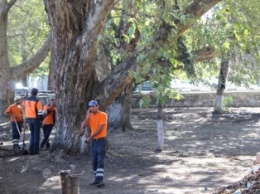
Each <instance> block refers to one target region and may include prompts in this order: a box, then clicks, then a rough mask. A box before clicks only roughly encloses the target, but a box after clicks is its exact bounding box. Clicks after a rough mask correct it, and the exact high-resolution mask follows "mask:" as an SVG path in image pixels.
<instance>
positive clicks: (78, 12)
mask: <svg viewBox="0 0 260 194" xmlns="http://www.w3.org/2000/svg"><path fill="white" fill-rule="evenodd" d="M113 3H114V0H106V1H97V2H94V1H92V0H87V1H86V0H78V1H69V0H64V1H59V0H57V1H52V0H45V6H46V10H47V12H48V16H49V20H50V22H51V26H52V30H53V50H52V54H53V55H54V61H53V62H54V65H55V69H56V72H55V74H56V104H57V105H56V106H57V122H56V129H57V131H56V136H55V142H54V144H53V149H56V148H59V149H64V150H65V151H66V152H67V153H69V152H77V151H78V150H79V147H80V146H79V139H78V136H76V135H75V133H73V131H75V130H77V129H78V128H79V127H80V123H81V121H82V120H83V118H84V117H85V110H86V102H87V101H89V100H90V99H92V98H94V97H95V90H96V87H97V86H98V84H99V81H98V77H97V74H96V69H95V60H96V51H97V45H98V40H97V37H98V35H99V34H100V32H101V31H102V29H103V23H104V21H105V19H106V17H107V15H108V13H110V9H111V7H112V6H113ZM65 102H66V103H65ZM72 115H73V116H72Z"/></svg>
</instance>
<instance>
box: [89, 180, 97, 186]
mask: <svg viewBox="0 0 260 194" xmlns="http://www.w3.org/2000/svg"><path fill="white" fill-rule="evenodd" d="M98 183H99V182H98V181H97V180H95V181H94V182H92V183H90V184H89V185H97V184H98Z"/></svg>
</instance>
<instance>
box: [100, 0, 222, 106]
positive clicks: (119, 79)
mask: <svg viewBox="0 0 260 194" xmlns="http://www.w3.org/2000/svg"><path fill="white" fill-rule="evenodd" d="M220 1H221V0H194V1H193V3H191V4H190V5H189V6H188V7H187V8H186V10H185V14H186V15H187V14H191V15H192V16H193V18H194V19H193V20H190V22H188V23H185V24H179V25H178V36H180V35H181V34H183V33H184V32H185V31H186V30H187V29H188V28H189V27H191V26H192V24H193V23H194V22H195V19H198V18H199V17H201V16H202V15H203V14H205V13H206V12H207V11H209V10H210V9H211V8H212V7H213V6H215V5H216V4H217V3H219V2H220ZM168 30H169V25H165V29H164V30H163V31H164V32H165V33H158V34H159V36H163V37H159V36H157V37H156V39H157V40H160V41H156V42H160V44H165V43H166V42H168V37H165V36H169V35H170V33H167V31H168ZM178 36H176V37H175V38H174V40H172V41H174V43H176V41H177V37H178ZM172 43H173V42H172ZM156 52H157V48H156V47H153V49H152V51H150V52H149V53H150V56H151V55H152V56H153V54H151V53H156ZM203 52H205V50H204V51H202V50H201V51H196V52H194V60H195V61H196V62H198V61H202V60H207V58H208V59H209V58H213V57H214V56H215V52H213V51H212V50H208V51H207V52H205V53H207V54H208V56H207V57H206V54H205V53H204V54H205V55H204V56H203V55H202V53H203ZM140 53H141V52H138V53H134V54H132V56H130V57H129V58H128V59H127V60H126V61H124V62H122V63H120V64H119V65H118V66H117V67H116V68H115V69H114V70H113V71H112V72H111V74H110V75H109V76H108V77H107V78H106V79H104V80H103V82H102V83H101V84H100V86H99V87H98V89H97V99H99V100H100V102H101V104H102V107H106V106H107V105H109V104H110V103H111V102H112V101H113V100H114V99H115V97H116V96H117V95H119V94H120V92H121V91H122V88H124V87H125V86H126V85H127V84H128V83H131V81H132V80H133V78H132V77H130V76H129V71H130V70H134V69H136V66H137V62H136V59H137V56H138V54H140ZM155 56H156V55H155ZM107 83H109V84H107ZM105 86H106V87H105ZM112 91H113V92H112Z"/></svg>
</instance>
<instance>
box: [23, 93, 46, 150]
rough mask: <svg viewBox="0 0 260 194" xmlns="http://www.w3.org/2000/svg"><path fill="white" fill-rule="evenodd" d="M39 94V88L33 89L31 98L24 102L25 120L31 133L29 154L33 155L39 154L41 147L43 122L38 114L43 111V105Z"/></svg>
mask: <svg viewBox="0 0 260 194" xmlns="http://www.w3.org/2000/svg"><path fill="white" fill-rule="evenodd" d="M37 94H38V89H37V88H32V89H31V96H30V97H28V98H25V99H24V101H23V102H22V105H23V106H24V108H25V118H26V121H27V123H28V124H29V127H30V131H31V138H30V148H29V153H30V154H31V155H35V154H39V145H40V127H41V122H40V119H39V117H38V112H39V111H42V103H41V101H39V100H38V99H37V98H36V96H37Z"/></svg>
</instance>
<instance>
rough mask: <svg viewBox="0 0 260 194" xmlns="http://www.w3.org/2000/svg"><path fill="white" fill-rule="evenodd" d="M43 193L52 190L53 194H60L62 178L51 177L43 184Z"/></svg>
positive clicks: (41, 187)
mask: <svg viewBox="0 0 260 194" xmlns="http://www.w3.org/2000/svg"><path fill="white" fill-rule="evenodd" d="M39 190H41V191H45V190H46V191H50V190H52V191H53V193H56V192H57V193H60V191H61V180H60V176H52V177H49V178H47V179H46V180H45V182H43V184H42V185H41V186H40V187H39Z"/></svg>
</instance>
